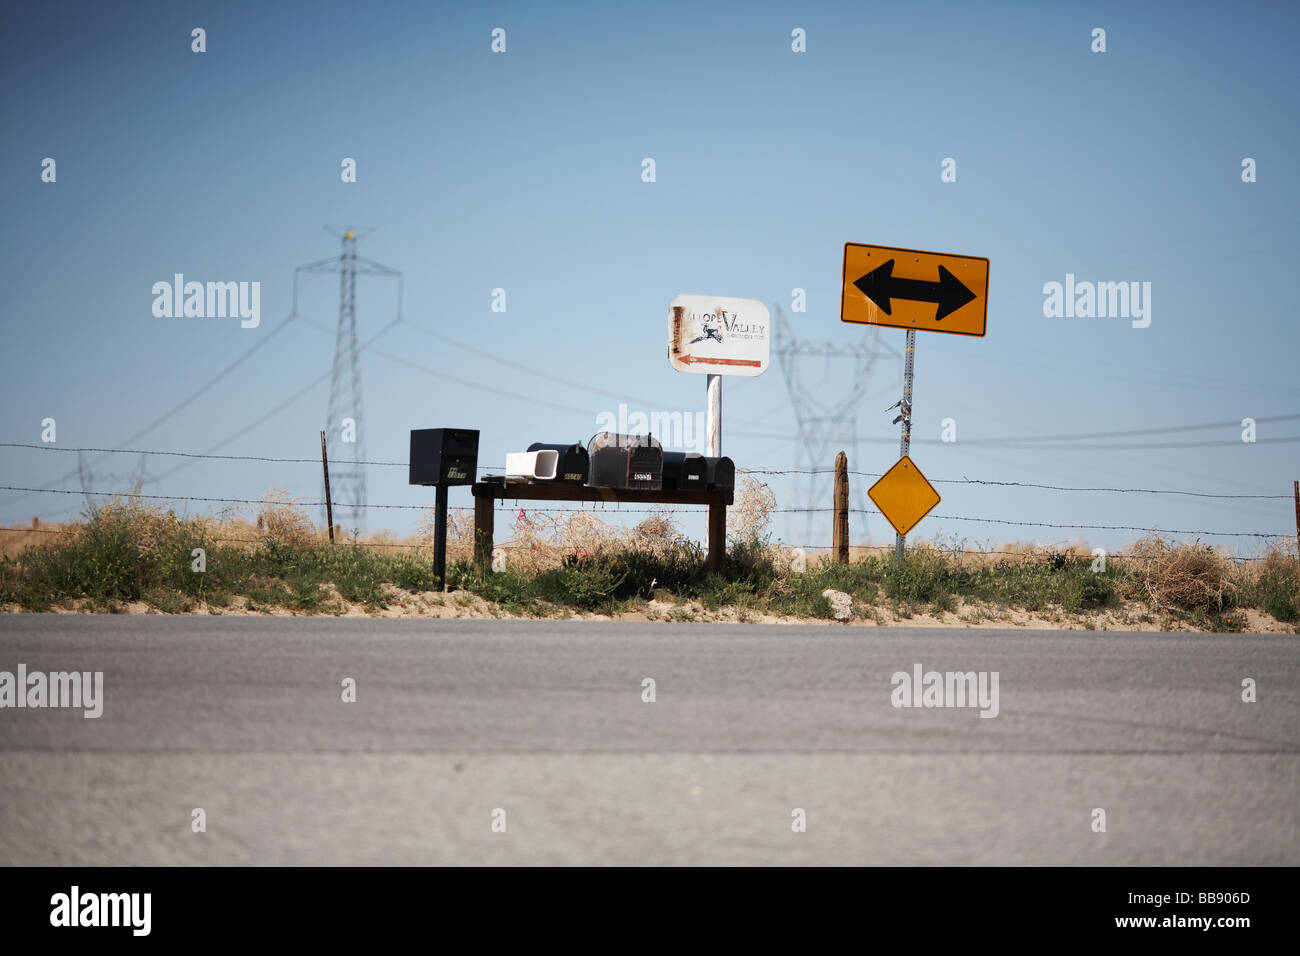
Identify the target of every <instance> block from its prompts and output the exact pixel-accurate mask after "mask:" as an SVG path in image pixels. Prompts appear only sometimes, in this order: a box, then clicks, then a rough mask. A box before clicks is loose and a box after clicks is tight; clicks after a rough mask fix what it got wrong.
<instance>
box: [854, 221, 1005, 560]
mask: <svg viewBox="0 0 1300 956" xmlns="http://www.w3.org/2000/svg"><path fill="white" fill-rule="evenodd" d="M988 294H989V260H988V259H985V258H982V257H980V256H958V255H948V254H946V253H941V252H925V251H923V250H920V249H900V248H898V247H896V246H869V245H864V244H863V243H858V242H846V243H845V244H844V284H843V287H842V289H841V292H840V321H841V322H851V323H856V324H859V325H876V326H885V327H888V328H895V329H906V330H907V351H906V355H905V358H904V360H903V398H902V400H901V401H899V402H898V403H897V404H896V405H891V406H890V408H891V409H892V408H897V409H898V410H899V411H898V417H897V418H895V419H894V424H898V423H900V422H901V423H902V435H901V437H900V440H899V443H898V444H899V447H898V454H899V458H898V462H897V463H896V464H895V465H894V467H893V468H891V469H890V470H889V471H888V472H886V473H885V475H884V476H883V477H882V478H881V479H880V480H879V481H878V482H876V484H875V485H873V486H872V488H871V490H870V492H868V494H870V495H871V499H872V501H875V502H876V504H877V505H879V507H880V510H881V512H882V513H884V515H885V517H886V519H888V521H889V523H890V524H892V525H893V526H894V530H895V531H896V532H897V536H896V537H895V540H894V556H895V557H897V558H898V559H899V560H900V561H901V560H902V558H903V547H904V545H905V543H906V537H907V532H908V531H910V530H911V529H912V527H913V526H914V525H915V524H916V522H917V521H920V520H921V518H923V517H925V515H927V514H928V513H929V512H930V510H931V509H932V508H934V506H935V505H937V504H938V503H939V494H938V492H936V491H935V490H934V488H933V486H931V485H930V483H929V482H928V481H926V480H925V476H924V475H922V474H921V472H920V470H919V469H917V468H916V466H915V465H914V464H913V463H912V460H911V458H910V453H911V449H912V378H913V370H914V363H915V359H916V331H917V329H921V330H923V331H926V332H947V333H949V334H952V335H974V336H983V335H984V333H985V330H986V328H987V325H988ZM887 479H888V480H887ZM916 479H919V482H918V481H917V480H916ZM878 492H879V497H878V496H877V493H878ZM931 497H932V498H933V500H932V501H931V500H930V499H931ZM927 502H928V504H927ZM918 511H919V513H918Z"/></svg>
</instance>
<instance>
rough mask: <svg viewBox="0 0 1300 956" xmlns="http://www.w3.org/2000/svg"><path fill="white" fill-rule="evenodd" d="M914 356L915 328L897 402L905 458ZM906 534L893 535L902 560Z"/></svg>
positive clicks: (909, 437)
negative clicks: (901, 396) (900, 397)
mask: <svg viewBox="0 0 1300 956" xmlns="http://www.w3.org/2000/svg"><path fill="white" fill-rule="evenodd" d="M915 356H916V329H908V330H907V355H906V357H905V358H904V359H903V398H902V401H900V402H899V409H898V418H899V419H900V420H901V421H902V423H903V432H902V436H901V437H900V438H899V441H898V457H899V458H906V457H907V456H908V454H909V453H910V452H911V450H912V371H913V363H914V360H915ZM906 541H907V535H905V534H902V533H901V532H900V533H899V534H897V535H895V537H894V557H896V558H897V559H898V560H899V561H902V560H903V545H904V544H905V543H906Z"/></svg>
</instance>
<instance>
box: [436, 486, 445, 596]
mask: <svg viewBox="0 0 1300 956" xmlns="http://www.w3.org/2000/svg"><path fill="white" fill-rule="evenodd" d="M433 576H434V577H435V578H437V579H438V586H439V587H440V588H442V589H443V590H444V591H445V590H447V486H446V485H438V487H437V492H436V494H435V496H434V518H433Z"/></svg>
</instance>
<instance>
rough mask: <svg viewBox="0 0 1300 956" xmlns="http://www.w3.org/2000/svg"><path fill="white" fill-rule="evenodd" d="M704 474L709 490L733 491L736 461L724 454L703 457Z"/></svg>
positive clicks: (734, 487)
mask: <svg viewBox="0 0 1300 956" xmlns="http://www.w3.org/2000/svg"><path fill="white" fill-rule="evenodd" d="M704 476H705V477H704V480H705V481H706V482H707V483H708V486H709V491H735V489H736V463H735V462H734V461H732V460H731V459H730V458H728V457H727V456H726V455H723V456H722V457H721V458H705V459H704Z"/></svg>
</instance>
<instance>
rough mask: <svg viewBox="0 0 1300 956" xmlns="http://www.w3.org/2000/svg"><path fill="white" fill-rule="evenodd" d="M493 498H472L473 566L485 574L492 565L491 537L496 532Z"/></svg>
mask: <svg viewBox="0 0 1300 956" xmlns="http://www.w3.org/2000/svg"><path fill="white" fill-rule="evenodd" d="M496 503H497V500H496V499H495V498H489V497H488V496H487V495H480V496H478V497H476V498H475V499H474V567H475V568H476V569H477V570H478V572H479V573H480V574H487V572H488V571H489V570H490V569H491V567H492V537H493V535H494V534H495V533H496V528H495V522H496V510H495V508H496Z"/></svg>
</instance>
